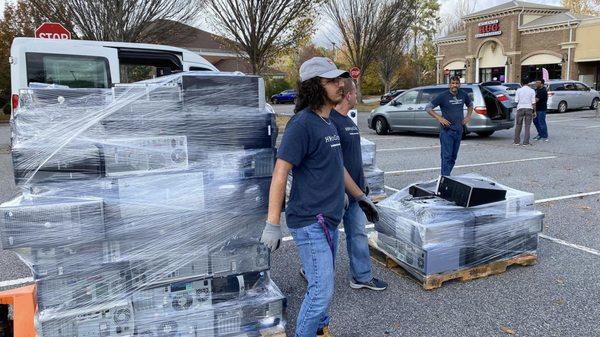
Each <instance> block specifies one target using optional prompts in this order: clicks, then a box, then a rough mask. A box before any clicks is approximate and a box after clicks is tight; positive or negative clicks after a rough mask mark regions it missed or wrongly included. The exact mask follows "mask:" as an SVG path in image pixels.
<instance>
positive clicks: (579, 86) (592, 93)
mask: <svg viewBox="0 0 600 337" xmlns="http://www.w3.org/2000/svg"><path fill="white" fill-rule="evenodd" d="M546 87H547V88H548V110H549V111H557V112H566V111H567V110H570V109H594V110H595V109H596V108H597V107H598V102H600V94H598V91H596V90H594V89H591V88H590V87H588V86H587V85H585V84H583V83H581V82H577V81H548V82H546Z"/></svg>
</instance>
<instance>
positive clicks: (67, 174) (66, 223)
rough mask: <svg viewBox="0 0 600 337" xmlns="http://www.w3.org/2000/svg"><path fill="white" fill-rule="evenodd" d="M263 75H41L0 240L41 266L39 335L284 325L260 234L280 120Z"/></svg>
mask: <svg viewBox="0 0 600 337" xmlns="http://www.w3.org/2000/svg"><path fill="white" fill-rule="evenodd" d="M274 120H275V119H274V116H273V115H272V114H271V113H269V112H268V111H267V110H265V104H264V84H263V80H262V79H261V78H259V77H256V76H244V75H240V74H235V73H216V72H190V73H181V74H175V75H170V76H166V77H160V78H158V79H154V80H149V81H144V82H137V83H133V84H126V85H117V86H116V87H115V88H113V89H69V88H66V87H60V86H51V87H45V88H44V87H40V88H30V89H28V90H23V91H22V92H21V94H20V108H19V109H18V110H17V111H16V112H15V114H14V116H13V119H12V121H11V123H12V125H11V126H12V145H13V147H12V157H13V164H14V171H15V179H16V181H17V184H18V186H19V187H20V190H21V191H22V194H21V195H20V196H18V197H16V198H14V199H13V200H10V201H8V202H6V203H4V204H2V205H1V206H0V212H1V217H0V242H1V243H2V248H3V249H9V250H12V251H15V252H17V254H18V255H19V256H20V258H21V259H22V260H23V261H25V262H26V263H27V264H28V265H29V266H30V267H31V269H32V271H33V275H34V279H35V281H36V284H37V300H38V314H37V317H36V320H37V323H36V325H37V329H38V334H39V336H41V337H59V336H60V337H78V336H86V337H100V336H102V337H128V336H144V337H150V336H157V337H158V336H169V337H171V336H172V337H187V336H238V335H244V336H246V335H248V334H249V335H252V334H258V331H260V330H262V329H266V328H270V327H275V328H277V327H283V325H284V324H285V308H286V301H285V298H284V296H283V295H282V293H281V291H279V289H278V288H277V286H276V285H275V284H274V283H273V282H272V281H271V280H270V279H269V273H268V270H269V268H270V256H269V250H268V249H267V248H266V247H265V246H264V245H262V244H260V243H259V238H260V234H261V231H262V228H263V226H264V221H265V219H266V213H267V202H268V191H269V185H270V181H271V176H272V169H273V163H274V155H275V148H274V146H275V139H276V136H277V134H276V133H277V126H276V124H275V122H274Z"/></svg>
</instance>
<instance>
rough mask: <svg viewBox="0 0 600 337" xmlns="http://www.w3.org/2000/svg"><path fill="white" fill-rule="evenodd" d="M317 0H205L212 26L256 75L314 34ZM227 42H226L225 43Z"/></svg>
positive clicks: (318, 2)
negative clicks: (229, 41) (210, 14)
mask: <svg viewBox="0 0 600 337" xmlns="http://www.w3.org/2000/svg"><path fill="white" fill-rule="evenodd" d="M319 4H320V0H318V1H311V0H208V8H209V10H210V11H211V12H212V15H213V20H212V21H213V24H214V25H215V26H216V27H217V28H218V29H219V30H220V32H221V33H222V34H223V35H224V36H226V37H227V38H229V39H230V40H231V41H233V42H234V43H228V44H229V47H231V48H233V49H235V50H237V51H238V52H239V53H240V56H241V57H243V58H245V59H246V60H247V61H248V63H250V65H251V67H252V73H254V74H258V73H260V72H261V71H262V70H263V69H265V67H267V66H268V65H269V64H271V63H272V62H274V60H275V59H276V58H277V57H278V56H281V55H282V54H284V53H285V52H288V51H290V50H292V49H293V48H295V47H298V46H300V45H302V43H303V42H305V41H306V40H307V39H308V38H309V37H310V36H311V35H312V33H313V29H314V25H313V24H314V18H315V17H316V8H317V6H318V5H319ZM225 42H226V41H225Z"/></svg>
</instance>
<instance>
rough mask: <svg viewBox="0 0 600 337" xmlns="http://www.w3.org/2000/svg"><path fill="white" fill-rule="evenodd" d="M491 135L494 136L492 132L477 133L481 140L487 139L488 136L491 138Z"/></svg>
mask: <svg viewBox="0 0 600 337" xmlns="http://www.w3.org/2000/svg"><path fill="white" fill-rule="evenodd" d="M493 134H494V131H481V132H477V135H478V136H479V137H482V138H487V137H489V136H491V135H493Z"/></svg>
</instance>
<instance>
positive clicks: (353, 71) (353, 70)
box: [350, 67, 360, 80]
mask: <svg viewBox="0 0 600 337" xmlns="http://www.w3.org/2000/svg"><path fill="white" fill-rule="evenodd" d="M350 77H352V78H353V79H355V80H357V79H358V78H359V77H360V68H359V67H352V68H350Z"/></svg>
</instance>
